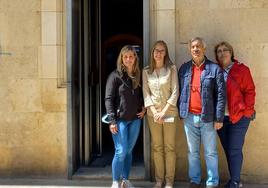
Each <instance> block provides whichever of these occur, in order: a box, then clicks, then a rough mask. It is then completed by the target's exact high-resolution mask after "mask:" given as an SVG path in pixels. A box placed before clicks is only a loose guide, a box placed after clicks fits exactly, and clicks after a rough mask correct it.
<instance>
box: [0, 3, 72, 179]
mask: <svg viewBox="0 0 268 188" xmlns="http://www.w3.org/2000/svg"><path fill="white" fill-rule="evenodd" d="M59 2H61V0H57V2H56V1H54V0H51V1H46V2H45V1H41V0H23V1H22V0H12V1H7V0H0V51H1V52H2V53H5V54H4V55H3V54H2V55H1V56H0V97H1V99H2V100H0V117H1V118H0V125H1V126H0V176H1V177H18V176H20V177H30V176H31V177H33V176H35V177H36V176H54V177H66V172H67V120H66V118H67V117H66V89H65V88H62V89H58V88H57V60H58V55H59V53H58V52H59V50H58V49H59V48H60V47H62V46H57V45H58V44H60V43H62V40H58V39H59V38H60V37H62V36H61V34H62V27H63V25H62V17H61V15H62V12H60V13H56V12H53V11H54V8H55V7H54V8H53V6H51V4H53V3H56V4H55V5H56V8H58V7H57V6H58V3H59ZM41 3H42V4H41ZM50 3H51V4H50ZM41 5H42V8H44V9H45V10H46V11H47V12H45V13H46V14H45V16H44V17H43V16H42V17H41V12H40V10H41ZM55 11H60V10H58V9H55ZM58 15H60V16H58ZM57 19H58V20H57ZM44 32H45V33H44ZM41 39H42V40H41ZM60 39H61V38H60ZM42 42H45V43H44V44H45V45H46V46H42ZM49 45H50V46H49Z"/></svg>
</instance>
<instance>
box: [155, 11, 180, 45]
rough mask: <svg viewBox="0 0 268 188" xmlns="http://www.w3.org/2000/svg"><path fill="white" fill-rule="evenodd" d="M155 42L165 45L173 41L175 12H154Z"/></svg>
mask: <svg viewBox="0 0 268 188" xmlns="http://www.w3.org/2000/svg"><path fill="white" fill-rule="evenodd" d="M156 19H157V22H156V40H164V41H166V42H167V43H174V41H175V11H174V10H160V11H157V12H156Z"/></svg>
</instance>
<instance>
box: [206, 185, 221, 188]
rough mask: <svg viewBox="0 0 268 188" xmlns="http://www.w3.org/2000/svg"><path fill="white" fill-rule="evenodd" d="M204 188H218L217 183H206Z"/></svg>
mask: <svg viewBox="0 0 268 188" xmlns="http://www.w3.org/2000/svg"><path fill="white" fill-rule="evenodd" d="M206 188H218V185H207V186H206Z"/></svg>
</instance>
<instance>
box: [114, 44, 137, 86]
mask: <svg viewBox="0 0 268 188" xmlns="http://www.w3.org/2000/svg"><path fill="white" fill-rule="evenodd" d="M129 51H131V52H133V54H134V56H135V62H134V67H133V72H132V74H131V75H129V77H130V78H131V80H132V86H133V88H134V89H136V88H137V87H138V86H140V75H141V73H140V67H139V57H138V55H137V52H136V50H135V48H134V47H133V46H131V45H126V46H124V47H123V48H122V49H121V51H120V53H119V55H118V58H117V71H118V72H119V74H120V76H122V75H123V74H124V73H127V71H126V69H125V66H124V64H123V55H124V54H125V53H126V52H129ZM127 74H128V73H127Z"/></svg>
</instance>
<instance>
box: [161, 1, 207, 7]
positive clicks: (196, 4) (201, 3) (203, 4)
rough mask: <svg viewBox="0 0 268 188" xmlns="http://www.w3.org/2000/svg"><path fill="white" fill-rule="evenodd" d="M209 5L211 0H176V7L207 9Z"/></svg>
mask: <svg viewBox="0 0 268 188" xmlns="http://www.w3.org/2000/svg"><path fill="white" fill-rule="evenodd" d="M162 1H163V0H162ZM163 2H164V1H163ZM208 6H209V0H176V9H206V8H207V7H208Z"/></svg>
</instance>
